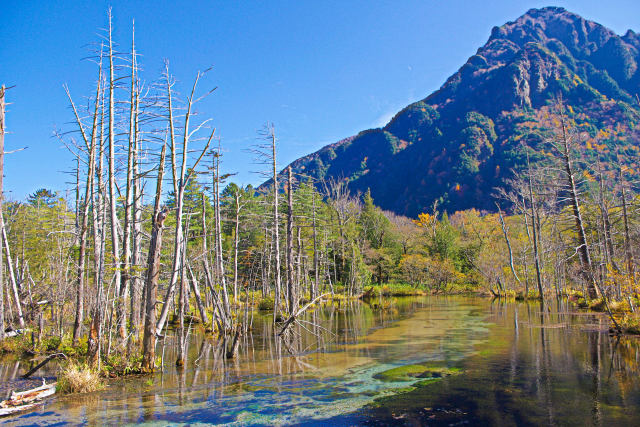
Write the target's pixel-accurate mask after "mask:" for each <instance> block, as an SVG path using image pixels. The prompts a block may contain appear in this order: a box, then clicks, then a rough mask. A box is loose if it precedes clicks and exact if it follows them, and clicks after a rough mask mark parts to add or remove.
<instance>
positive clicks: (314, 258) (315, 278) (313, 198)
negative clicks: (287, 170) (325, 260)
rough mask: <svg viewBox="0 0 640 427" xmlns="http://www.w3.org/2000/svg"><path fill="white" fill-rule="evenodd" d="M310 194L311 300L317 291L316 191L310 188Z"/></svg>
mask: <svg viewBox="0 0 640 427" xmlns="http://www.w3.org/2000/svg"><path fill="white" fill-rule="evenodd" d="M311 191H312V194H311V197H312V199H311V200H312V203H313V272H314V281H313V286H312V288H311V295H310V297H309V299H311V300H313V299H314V298H315V297H316V293H317V292H318V282H319V280H318V242H317V231H316V192H315V189H314V188H313V187H312V188H311Z"/></svg>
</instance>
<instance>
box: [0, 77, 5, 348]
mask: <svg viewBox="0 0 640 427" xmlns="http://www.w3.org/2000/svg"><path fill="white" fill-rule="evenodd" d="M5 92H6V89H5V87H4V85H2V87H0V216H1V215H2V209H3V208H2V202H3V194H2V191H3V190H2V184H3V176H4V132H5V131H4V129H5V121H4V95H5ZM2 245H3V243H2V236H1V235H0V246H2ZM3 264H4V263H3V260H2V254H1V252H0V340H2V339H4V330H5V326H4V265H3Z"/></svg>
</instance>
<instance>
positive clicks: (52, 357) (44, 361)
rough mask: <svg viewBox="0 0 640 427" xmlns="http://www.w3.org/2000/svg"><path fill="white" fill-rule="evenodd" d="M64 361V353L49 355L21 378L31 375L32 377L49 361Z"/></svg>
mask: <svg viewBox="0 0 640 427" xmlns="http://www.w3.org/2000/svg"><path fill="white" fill-rule="evenodd" d="M59 358H62V359H66V358H67V356H66V355H65V354H64V353H54V354H50V355H49V356H47V357H46V358H45V359H44V360H43V361H42V362H40V363H38V364H37V365H36V366H34V367H33V368H31V370H29V372H27V373H26V374H24V375H23V376H22V378H29V377H30V376H31V375H33V374H34V373H35V372H36V371H37V370H38V369H40V368H42V367H43V366H44V365H46V364H47V363H49V361H51V360H52V359H59Z"/></svg>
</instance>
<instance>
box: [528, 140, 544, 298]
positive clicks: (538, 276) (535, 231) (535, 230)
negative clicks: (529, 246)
mask: <svg viewBox="0 0 640 427" xmlns="http://www.w3.org/2000/svg"><path fill="white" fill-rule="evenodd" d="M527 170H528V172H527V174H528V175H529V182H528V184H529V204H530V208H531V222H532V229H533V256H534V262H535V266H536V281H537V283H538V293H539V298H540V300H541V301H543V300H544V293H543V290H542V274H541V272H540V250H539V248H538V234H539V233H538V226H537V224H536V223H537V213H536V203H535V199H534V198H533V177H532V176H531V163H530V162H529V152H528V151H527ZM525 215H526V214H525ZM527 297H528V295H527Z"/></svg>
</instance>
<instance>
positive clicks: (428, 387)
mask: <svg viewBox="0 0 640 427" xmlns="http://www.w3.org/2000/svg"><path fill="white" fill-rule="evenodd" d="M380 306H383V307H384V309H381V308H380ZM271 325H272V316H271V315H270V314H269V313H267V312H264V313H259V312H256V313H255V314H254V319H253V332H252V334H250V335H247V336H244V337H243V338H242V343H241V346H240V351H239V353H238V357H237V359H236V360H234V361H228V360H225V358H224V356H223V353H222V349H221V346H220V345H219V343H218V341H217V340H215V339H213V338H212V337H210V336H205V335H202V334H201V333H199V332H198V329H197V328H194V329H193V330H192V332H191V333H190V335H189V355H188V359H187V364H186V366H185V368H184V369H183V370H182V371H178V370H177V369H176V368H175V366H174V364H173V362H174V361H175V352H176V348H175V340H174V339H173V337H172V336H171V335H170V334H169V335H168V336H167V337H166V338H165V339H164V340H163V341H161V342H160V343H159V347H158V354H159V355H160V356H161V357H163V360H164V369H163V371H162V372H157V373H156V374H154V375H152V376H139V377H129V378H126V379H120V380H112V381H110V382H109V383H108V386H107V387H106V389H104V390H102V391H99V392H95V393H90V394H85V395H69V396H57V397H54V398H52V399H50V400H48V401H45V402H44V403H43V404H41V405H39V406H38V408H37V409H36V410H34V411H31V412H28V413H24V414H21V415H19V416H15V417H12V418H5V419H4V420H2V421H3V422H5V423H8V424H9V425H11V424H15V425H43V424H57V425H63V424H70V425H78V424H88V425H122V424H133V423H146V424H149V425H183V424H189V425H199V424H227V425H274V424H275V425H290V424H293V425H452V424H453V425H458V424H466V425H487V424H489V425H618V424H626V425H640V378H639V376H638V373H639V370H640V367H639V361H640V359H639V357H640V353H639V351H638V350H639V345H638V344H639V342H638V341H637V339H636V338H633V337H622V338H617V337H612V336H610V335H609V334H608V331H607V329H608V325H609V324H608V321H607V319H606V318H605V317H603V316H602V315H601V314H596V313H585V312H579V311H576V310H575V309H573V308H571V307H570V306H567V305H566V304H564V303H563V302H553V303H550V304H548V305H547V306H544V307H542V306H541V305H540V304H538V303H523V302H504V301H497V300H494V301H491V300H489V299H483V298H476V297H462V296H430V297H410V298H398V299H390V300H384V301H378V300H376V302H375V303H370V304H367V303H364V302H361V301H352V302H347V303H344V302H343V303H342V304H340V305H337V304H328V305H324V306H319V307H317V308H316V309H315V310H313V311H310V312H308V313H306V314H305V318H304V319H303V320H302V321H301V322H299V323H297V324H296V325H295V327H293V328H291V333H290V334H288V336H287V338H285V339H282V338H277V339H276V338H275V337H274V333H273V328H272V326H271ZM29 367H30V364H29V362H28V361H18V360H3V361H2V364H1V365H0V375H1V377H0V380H1V381H2V383H3V384H5V386H4V387H5V389H6V385H7V384H10V385H16V384H18V382H19V381H18V380H17V379H16V378H17V377H18V376H19V375H20V374H22V373H24V372H25V371H26V370H28V369H29ZM49 369H55V367H54V366H52V367H51V368H49ZM52 372H53V371H50V372H49V374H52ZM43 374H44V375H45V376H46V375H47V372H44V373H43ZM32 381H41V379H34V380H32ZM5 392H6V390H5Z"/></svg>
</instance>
